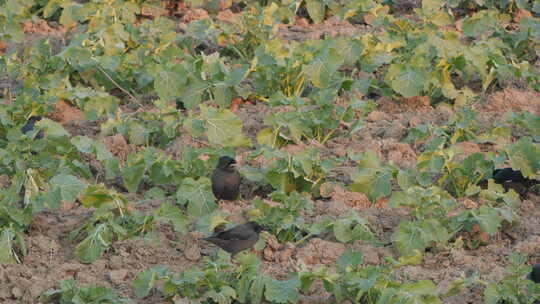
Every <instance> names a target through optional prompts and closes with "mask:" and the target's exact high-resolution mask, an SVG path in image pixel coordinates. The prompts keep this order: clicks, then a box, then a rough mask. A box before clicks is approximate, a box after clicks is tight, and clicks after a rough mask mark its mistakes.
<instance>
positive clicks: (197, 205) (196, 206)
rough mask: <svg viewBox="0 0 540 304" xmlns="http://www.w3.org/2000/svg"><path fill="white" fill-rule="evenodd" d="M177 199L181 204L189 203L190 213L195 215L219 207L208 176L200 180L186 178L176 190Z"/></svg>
mask: <svg viewBox="0 0 540 304" xmlns="http://www.w3.org/2000/svg"><path fill="white" fill-rule="evenodd" d="M176 199H177V200H178V202H179V203H180V204H183V205H184V204H188V213H189V215H191V216H194V217H201V216H203V215H207V214H210V213H212V211H214V210H215V209H216V208H217V205H216V203H215V197H214V194H212V184H211V182H210V179H208V178H207V177H201V178H199V179H198V180H194V179H193V178H191V177H188V178H185V179H184V180H183V181H182V184H181V185H180V188H178V191H177V192H176Z"/></svg>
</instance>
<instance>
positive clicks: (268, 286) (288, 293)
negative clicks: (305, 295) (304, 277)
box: [264, 277, 300, 303]
mask: <svg viewBox="0 0 540 304" xmlns="http://www.w3.org/2000/svg"><path fill="white" fill-rule="evenodd" d="M264 287H265V288H264V297H265V298H266V299H267V300H268V301H270V302H272V303H296V302H298V297H299V296H300V293H299V292H298V288H299V287H300V281H299V280H298V279H297V278H293V279H290V280H286V281H279V280H276V279H273V278H271V277H266V279H265V282H264Z"/></svg>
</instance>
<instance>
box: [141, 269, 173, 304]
mask: <svg viewBox="0 0 540 304" xmlns="http://www.w3.org/2000/svg"><path fill="white" fill-rule="evenodd" d="M166 275H167V270H166V269H165V268H164V267H160V266H159V267H154V268H151V269H148V270H145V271H142V272H139V274H137V276H136V277H135V280H133V292H134V293H135V296H136V297H137V298H144V297H146V296H147V295H148V294H149V293H150V290H152V288H154V286H155V285H156V283H157V281H158V280H159V279H160V278H162V277H165V276H166Z"/></svg>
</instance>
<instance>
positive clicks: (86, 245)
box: [75, 223, 112, 264]
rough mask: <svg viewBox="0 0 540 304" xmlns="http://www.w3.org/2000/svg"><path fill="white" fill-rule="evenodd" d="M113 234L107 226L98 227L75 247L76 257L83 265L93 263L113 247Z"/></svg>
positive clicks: (100, 225)
mask: <svg viewBox="0 0 540 304" xmlns="http://www.w3.org/2000/svg"><path fill="white" fill-rule="evenodd" d="M111 242H112V232H111V231H110V229H109V227H108V225H107V224H105V223H103V224H99V225H97V226H96V227H95V228H94V229H93V230H92V231H91V232H90V233H89V234H88V236H87V237H86V238H85V239H84V240H83V241H82V242H80V243H79V244H78V245H77V247H75V255H76V256H77V257H78V258H79V259H80V261H81V262H82V263H85V264H89V263H92V262H94V261H96V260H98V259H99V258H101V256H102V255H103V253H104V252H105V250H107V249H108V248H109V247H110V246H111Z"/></svg>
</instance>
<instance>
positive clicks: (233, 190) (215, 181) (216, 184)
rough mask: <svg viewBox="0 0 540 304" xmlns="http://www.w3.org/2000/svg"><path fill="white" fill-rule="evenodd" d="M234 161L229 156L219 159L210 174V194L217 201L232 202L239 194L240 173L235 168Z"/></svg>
mask: <svg viewBox="0 0 540 304" xmlns="http://www.w3.org/2000/svg"><path fill="white" fill-rule="evenodd" d="M235 165H236V160H234V158H232V157H229V156H222V157H220V158H219V161H218V164H217V167H216V169H214V172H213V173H212V192H213V193H214V196H215V197H216V198H217V199H220V200H228V201H232V200H235V199H236V198H237V197H238V193H239V192H240V173H239V172H238V171H237V170H236V168H235Z"/></svg>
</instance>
